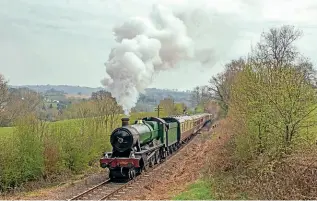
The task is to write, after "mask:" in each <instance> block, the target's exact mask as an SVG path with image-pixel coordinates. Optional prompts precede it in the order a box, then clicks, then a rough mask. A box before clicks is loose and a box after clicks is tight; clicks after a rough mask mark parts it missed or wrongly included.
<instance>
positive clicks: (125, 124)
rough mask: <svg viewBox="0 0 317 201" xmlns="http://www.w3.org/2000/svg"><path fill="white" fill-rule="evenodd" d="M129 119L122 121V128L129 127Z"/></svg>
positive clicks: (125, 118)
mask: <svg viewBox="0 0 317 201" xmlns="http://www.w3.org/2000/svg"><path fill="white" fill-rule="evenodd" d="M129 120H130V119H129V118H128V117H124V118H122V119H121V121H122V126H128V125H129Z"/></svg>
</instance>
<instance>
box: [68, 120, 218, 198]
mask: <svg viewBox="0 0 317 201" xmlns="http://www.w3.org/2000/svg"><path fill="white" fill-rule="evenodd" d="M216 126H217V124H216V125H213V126H212V128H214V127H216ZM202 130H205V129H204V128H202V129H201V130H200V131H198V132H197V133H196V134H195V135H194V136H193V137H192V138H191V139H190V140H189V141H187V143H185V144H183V145H182V146H181V147H180V148H179V149H178V150H177V151H176V152H175V153H174V154H172V155H170V156H168V157H167V158H166V159H165V160H164V161H162V162H161V163H159V164H156V165H155V166H153V167H152V168H150V169H148V170H147V171H144V172H142V174H141V175H138V176H137V177H135V178H134V179H133V180H130V181H128V182H127V183H117V182H116V183H114V182H111V181H110V179H108V180H106V181H103V182H101V183H100V184H98V185H96V186H94V187H92V188H90V189H88V190H86V191H84V192H82V193H80V194H78V195H76V196H74V197H73V198H71V199H69V200H117V199H118V197H120V196H121V194H124V193H125V191H126V190H128V189H132V188H133V185H138V184H140V183H141V182H142V181H143V180H144V179H146V178H148V177H150V176H151V173H153V172H154V171H153V170H157V169H159V168H160V167H162V164H164V163H165V162H167V161H169V160H171V159H173V158H174V157H175V156H176V155H177V154H178V153H179V152H180V151H181V150H182V149H183V148H184V147H186V146H187V145H189V144H190V143H192V142H193V139H195V137H196V136H197V134H199V133H200V132H201V131H202Z"/></svg>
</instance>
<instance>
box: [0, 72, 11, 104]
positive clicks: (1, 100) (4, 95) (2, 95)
mask: <svg viewBox="0 0 317 201" xmlns="http://www.w3.org/2000/svg"><path fill="white" fill-rule="evenodd" d="M7 83H8V82H7V81H6V80H5V78H4V76H3V75H1V74H0V109H2V108H4V104H5V103H7V101H8V97H9V93H8V86H7Z"/></svg>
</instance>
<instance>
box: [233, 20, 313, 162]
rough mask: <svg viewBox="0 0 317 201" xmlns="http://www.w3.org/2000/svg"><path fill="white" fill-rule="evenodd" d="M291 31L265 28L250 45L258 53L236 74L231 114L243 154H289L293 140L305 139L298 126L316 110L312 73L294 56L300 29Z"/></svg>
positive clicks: (303, 123)
mask: <svg viewBox="0 0 317 201" xmlns="http://www.w3.org/2000/svg"><path fill="white" fill-rule="evenodd" d="M294 30H295V29H293V28H290V27H287V26H282V27H281V28H278V29H271V30H270V31H269V32H268V33H263V34H262V40H261V41H260V42H259V44H257V49H255V50H253V51H254V52H255V53H256V54H254V55H252V57H251V60H249V62H248V63H247V64H246V65H245V66H244V68H243V69H242V70H240V71H239V72H238V73H237V74H236V76H235V79H234V82H233V85H232V88H231V90H230V99H229V100H230V101H229V113H230V116H231V117H233V119H234V120H235V122H239V123H237V125H238V126H239V127H237V128H236V129H235V130H236V132H237V133H240V134H241V135H240V137H238V138H240V141H239V143H240V144H239V147H238V149H239V150H243V149H244V148H245V150H248V151H247V152H243V153H244V154H245V158H247V156H250V154H251V155H252V154H256V155H258V154H262V153H264V152H266V153H269V154H270V155H271V157H272V156H274V154H276V155H277V156H279V155H280V154H281V153H288V151H289V150H290V148H291V147H292V146H295V144H297V143H295V141H297V142H301V143H303V142H304V141H305V140H306V139H305V140H304V141H303V139H304V138H305V137H304V136H303V133H302V132H301V128H302V126H304V125H305V124H306V123H307V121H309V119H311V118H312V117H313V112H314V111H316V109H317V96H316V92H315V90H314V88H313V85H312V82H311V78H309V77H310V76H312V77H314V76H315V74H314V72H313V71H312V70H310V69H312V65H311V64H310V63H307V62H306V63H305V62H302V60H301V59H300V57H297V55H300V54H299V53H298V52H297V50H296V47H295V46H294V42H295V40H296V39H297V38H298V33H299V32H297V31H294ZM308 71H309V72H308ZM243 126H244V127H243ZM242 127H243V128H242ZM241 136H242V137H241ZM306 137H308V136H306ZM246 138H247V140H246ZM237 153H240V152H239V151H238V152H237Z"/></svg>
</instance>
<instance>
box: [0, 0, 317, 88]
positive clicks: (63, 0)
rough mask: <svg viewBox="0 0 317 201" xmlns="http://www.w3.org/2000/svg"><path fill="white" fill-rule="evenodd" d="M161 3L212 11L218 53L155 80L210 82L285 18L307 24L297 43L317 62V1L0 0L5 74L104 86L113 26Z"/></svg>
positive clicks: (22, 80)
mask: <svg viewBox="0 0 317 201" xmlns="http://www.w3.org/2000/svg"><path fill="white" fill-rule="evenodd" d="M157 2H159V3H161V4H163V5H167V6H171V7H172V8H173V9H180V8H181V9H186V8H188V7H194V6H196V7H197V8H198V7H201V8H203V9H204V12H205V15H208V17H209V19H208V20H207V21H208V23H207V24H208V27H205V29H206V30H208V31H207V32H208V37H205V39H204V42H203V43H205V44H210V46H211V47H212V48H213V49H214V51H215V52H216V53H217V54H216V55H217V58H215V62H216V64H215V65H212V66H211V65H210V66H209V67H206V66H205V67H199V64H197V63H181V64H180V65H179V67H177V68H176V69H173V70H171V71H168V72H162V73H160V74H158V75H157V77H156V78H155V80H154V82H153V84H152V86H150V87H157V88H174V89H176V88H177V89H182V90H183V89H192V88H193V87H194V86H196V85H202V84H206V83H207V82H208V80H209V79H210V77H211V76H212V75H214V74H217V73H219V72H220V71H221V70H222V69H223V65H224V64H225V63H226V62H227V61H228V60H230V59H234V58H237V57H239V56H244V55H245V54H246V53H247V52H248V51H249V50H250V46H251V44H255V43H256V42H257V41H258V40H259V37H260V33H261V32H262V31H266V30H267V29H268V28H270V27H272V26H278V25H282V24H293V25H295V26H296V27H298V28H300V29H302V30H303V31H304V36H303V38H302V39H301V41H299V48H300V50H301V51H302V52H303V53H304V54H305V55H306V56H308V57H310V58H311V59H312V61H313V62H314V63H315V64H316V62H317V58H316V56H315V55H316V54H317V51H316V48H317V39H316V36H317V29H316V25H317V0H231V1H230V0H205V1H204V0H195V1H194V0H192V1H190V0H187V1H185V0H183V1H181V0H179V1H176V0H164V1H158V0H143V1H141V0H0V27H1V29H0V30H1V31H0V73H2V74H4V75H5V77H6V78H7V79H9V81H10V84H12V85H25V84H68V85H80V86H90V87H99V86H101V83H100V81H101V79H103V78H104V74H105V66H104V63H105V62H106V61H107V59H108V54H109V52H110V50H111V48H112V47H113V45H114V44H115V42H114V39H113V33H112V28H113V26H114V25H117V24H120V23H122V22H123V21H124V20H125V19H127V18H129V17H134V16H147V15H148V14H149V12H150V11H151V7H152V4H153V3H157ZM205 25H206V23H205V24H204V23H203V25H202V26H205Z"/></svg>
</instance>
